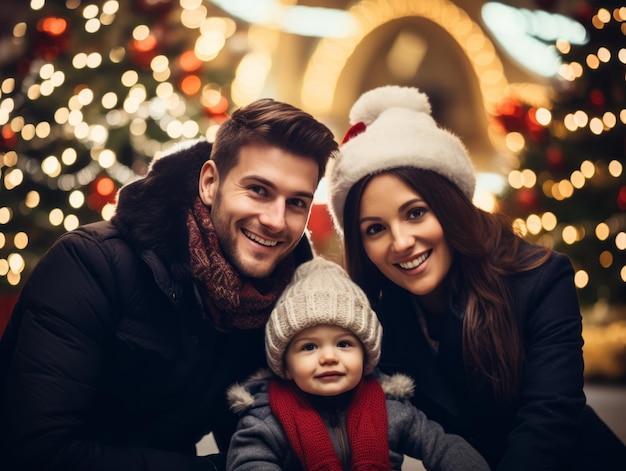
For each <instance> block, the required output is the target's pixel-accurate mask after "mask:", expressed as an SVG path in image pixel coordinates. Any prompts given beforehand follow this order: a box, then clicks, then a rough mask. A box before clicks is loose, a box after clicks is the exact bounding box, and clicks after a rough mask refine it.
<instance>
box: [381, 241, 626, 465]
mask: <svg viewBox="0 0 626 471" xmlns="http://www.w3.org/2000/svg"><path fill="white" fill-rule="evenodd" d="M573 278H574V272H573V269H572V265H571V263H570V262H569V260H568V259H567V258H566V257H565V256H564V255H561V254H557V253H554V254H553V255H552V256H551V257H550V258H549V260H548V261H547V262H546V263H545V264H544V265H542V266H541V267H538V268H536V269H534V270H531V271H528V272H524V273H519V274H516V275H512V276H510V278H509V280H508V287H509V291H510V294H511V306H510V308H511V310H512V312H513V313H514V315H515V316H516V319H517V321H518V325H519V328H520V331H521V332H522V335H523V339H524V347H525V351H526V363H525V373H524V376H523V380H522V383H523V384H522V388H521V391H520V397H519V400H518V401H516V402H514V403H504V402H502V401H499V400H497V399H496V398H495V397H494V396H493V394H492V393H491V392H490V390H489V389H488V388H484V389H482V390H476V388H471V387H470V386H469V385H468V381H467V376H466V372H465V366H464V362H463V351H462V342H461V335H462V332H461V331H462V323H463V317H464V313H463V309H464V307H463V306H459V305H458V303H455V302H451V303H450V305H449V306H448V309H447V312H446V313H445V316H444V317H445V318H444V320H443V325H442V327H441V337H440V339H439V349H438V353H437V354H435V353H434V351H433V350H432V349H431V348H430V346H429V343H428V341H427V339H426V336H425V334H424V333H423V331H422V329H421V327H420V324H419V321H418V316H417V314H416V305H415V304H414V300H413V299H412V295H410V294H409V293H408V292H407V291H404V290H401V289H399V288H397V289H396V288H392V290H390V291H387V293H386V295H383V297H382V300H381V306H380V308H379V309H377V313H378V315H379V318H380V321H381V323H382V325H383V332H384V333H383V345H382V357H381V362H380V365H379V366H380V369H381V370H382V371H384V372H386V373H387V374H393V373H396V372H401V373H404V374H407V375H409V376H411V377H413V378H414V380H415V385H416V388H415V394H414V396H413V398H412V402H413V403H414V404H415V405H416V406H417V407H418V408H419V409H421V410H423V411H424V412H425V413H426V415H427V416H428V418H429V419H431V420H434V421H437V422H439V423H440V424H441V425H442V426H443V427H444V429H445V430H446V432H448V433H455V434H458V435H461V436H463V437H464V438H465V439H466V440H467V441H469V442H470V444H472V445H473V446H474V447H475V448H476V449H477V450H478V452H479V453H481V454H482V455H483V456H484V458H485V459H486V460H487V462H489V464H490V466H491V467H492V469H494V470H495V469H498V470H500V471H503V470H507V471H511V470H516V471H517V470H519V471H528V470H567V471H570V470H574V469H584V470H585V471H589V470H591V469H594V470H595V469H598V470H599V469H602V470H603V471H606V470H609V469H620V470H621V469H626V448H624V445H623V444H621V442H620V441H619V440H618V439H617V437H616V436H615V435H614V434H613V433H612V432H611V431H610V430H609V429H608V427H607V426H606V425H605V424H604V423H603V422H601V421H600V419H599V418H598V417H597V416H596V415H595V414H594V413H593V411H592V410H591V409H590V408H589V407H585V395H584V393H583V358H582V345H583V340H582V335H581V331H582V324H581V315H580V309H579V306H578V300H577V293H576V289H575V287H574V283H573Z"/></svg>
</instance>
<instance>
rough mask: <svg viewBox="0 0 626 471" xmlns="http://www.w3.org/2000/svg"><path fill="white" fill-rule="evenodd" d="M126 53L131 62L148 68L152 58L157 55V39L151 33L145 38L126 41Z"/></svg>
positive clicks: (142, 67) (145, 68) (144, 68)
mask: <svg viewBox="0 0 626 471" xmlns="http://www.w3.org/2000/svg"><path fill="white" fill-rule="evenodd" d="M128 53H129V56H130V58H131V60H132V61H133V63H134V64H135V65H136V66H138V67H140V68H141V69H143V70H150V63H151V62H152V59H154V58H155V57H156V56H158V55H159V53H160V51H159V48H158V41H157V39H156V37H155V36H154V35H153V34H149V35H148V36H147V37H146V38H145V39H142V40H139V41H138V40H136V39H132V40H131V41H129V43H128Z"/></svg>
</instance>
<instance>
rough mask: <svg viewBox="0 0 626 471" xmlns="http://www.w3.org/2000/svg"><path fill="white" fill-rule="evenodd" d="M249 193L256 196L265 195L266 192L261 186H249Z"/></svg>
mask: <svg viewBox="0 0 626 471" xmlns="http://www.w3.org/2000/svg"><path fill="white" fill-rule="evenodd" d="M250 191H251V192H253V193H256V194H258V195H267V191H266V190H265V188H263V187H262V186H251V187H250Z"/></svg>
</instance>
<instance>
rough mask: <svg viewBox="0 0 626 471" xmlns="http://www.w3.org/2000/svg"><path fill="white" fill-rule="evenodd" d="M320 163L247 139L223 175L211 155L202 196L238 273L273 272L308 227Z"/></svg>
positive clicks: (261, 275) (260, 274)
mask: <svg viewBox="0 0 626 471" xmlns="http://www.w3.org/2000/svg"><path fill="white" fill-rule="evenodd" d="M317 176H318V166H317V163H316V162H315V161H314V160H313V159H311V158H306V157H302V156H299V155H295V154H291V153H289V152H286V151H283V150H281V149H279V148H276V147H270V146H266V145H257V144H255V145H248V146H245V147H243V148H242V149H241V151H240V155H239V161H238V163H237V165H236V166H235V167H233V168H232V170H230V172H229V173H228V174H227V175H226V176H225V177H224V178H221V177H220V175H218V172H217V169H216V167H215V163H214V162H213V161H208V162H206V163H205V164H204V166H203V167H202V171H201V173H200V197H201V198H202V201H203V202H204V204H206V205H207V206H209V207H210V208H211V219H212V220H213V226H214V227H215V231H216V233H217V237H218V240H219V243H220V247H221V248H222V252H223V253H224V256H225V257H226V259H227V260H228V261H229V262H230V263H231V264H232V265H233V266H234V267H235V268H236V269H237V270H238V271H239V273H240V274H242V275H244V276H248V277H252V278H264V277H266V276H269V275H270V274H271V273H272V272H273V271H274V268H276V266H277V265H278V263H279V262H280V261H281V260H282V259H284V258H285V257H286V256H287V255H288V254H289V253H290V252H291V251H292V250H293V249H294V248H295V246H296V245H297V244H298V242H299V240H300V238H301V237H302V234H303V233H304V230H305V227H306V224H307V221H308V218H309V211H310V209H311V205H312V202H313V194H314V193H315V188H316V187H317Z"/></svg>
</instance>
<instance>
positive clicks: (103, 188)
mask: <svg viewBox="0 0 626 471" xmlns="http://www.w3.org/2000/svg"><path fill="white" fill-rule="evenodd" d="M89 191H90V192H89V196H87V206H89V207H90V208H91V209H93V210H94V211H100V210H102V208H103V207H104V206H105V205H106V204H109V203H111V204H113V203H114V202H115V197H116V195H117V189H116V188H115V183H114V182H113V180H111V178H109V177H106V176H102V177H98V178H96V179H95V180H94V181H93V182H91V185H90V187H89Z"/></svg>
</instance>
